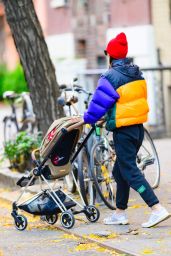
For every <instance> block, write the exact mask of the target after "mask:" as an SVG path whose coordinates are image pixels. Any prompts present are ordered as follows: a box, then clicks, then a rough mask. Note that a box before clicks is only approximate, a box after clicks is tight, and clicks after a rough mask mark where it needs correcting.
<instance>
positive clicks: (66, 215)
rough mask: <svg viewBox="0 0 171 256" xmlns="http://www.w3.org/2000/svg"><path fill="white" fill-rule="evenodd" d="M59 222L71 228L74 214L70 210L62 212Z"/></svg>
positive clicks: (73, 222)
mask: <svg viewBox="0 0 171 256" xmlns="http://www.w3.org/2000/svg"><path fill="white" fill-rule="evenodd" d="M61 224H62V226H63V227H64V228H68V229H70V228H72V227H73V226H74V224H75V218H74V215H73V214H72V213H71V212H68V211H66V212H62V214H61Z"/></svg>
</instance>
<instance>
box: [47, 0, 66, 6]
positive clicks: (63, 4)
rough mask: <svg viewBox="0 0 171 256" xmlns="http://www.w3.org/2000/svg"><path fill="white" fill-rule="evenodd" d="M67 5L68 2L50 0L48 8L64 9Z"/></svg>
mask: <svg viewBox="0 0 171 256" xmlns="http://www.w3.org/2000/svg"><path fill="white" fill-rule="evenodd" d="M67 4H68V0H51V2H50V6H51V7H52V8H60V7H65V6H67Z"/></svg>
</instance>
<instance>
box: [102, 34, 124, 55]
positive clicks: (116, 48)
mask: <svg viewBox="0 0 171 256" xmlns="http://www.w3.org/2000/svg"><path fill="white" fill-rule="evenodd" d="M106 52H107V53H108V54H109V56H111V57H112V58H114V59H123V58H125V57H126V55H127V53H128V42H127V38H126V35H125V33H123V32H122V33H120V34H118V35H117V36H116V37H115V38H113V39H112V40H110V41H109V43H108V45H107V47H106Z"/></svg>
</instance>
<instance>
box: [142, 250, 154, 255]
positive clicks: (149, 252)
mask: <svg viewBox="0 0 171 256" xmlns="http://www.w3.org/2000/svg"><path fill="white" fill-rule="evenodd" d="M153 253H154V252H153V250H151V249H145V250H144V251H143V254H145V255H148V254H153Z"/></svg>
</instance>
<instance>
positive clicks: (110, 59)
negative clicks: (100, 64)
mask: <svg viewBox="0 0 171 256" xmlns="http://www.w3.org/2000/svg"><path fill="white" fill-rule="evenodd" d="M113 60H115V59H114V58H112V57H111V56H110V57H109V63H110V64H112V61H113Z"/></svg>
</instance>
